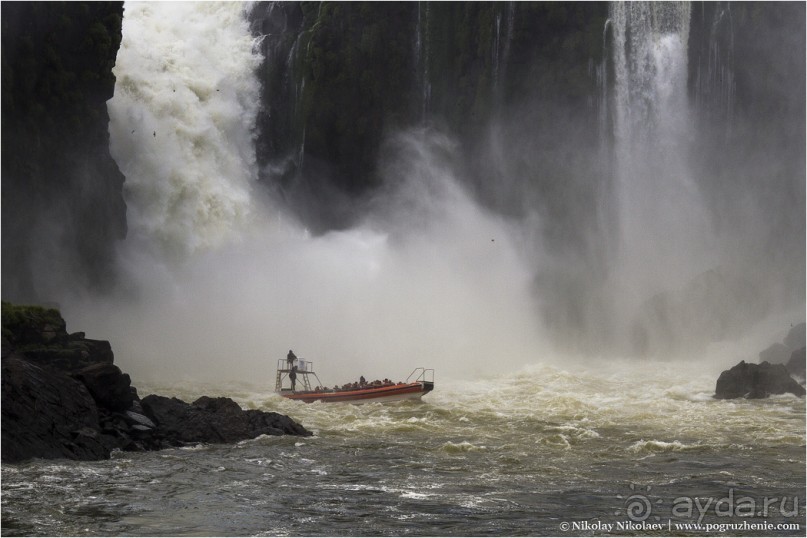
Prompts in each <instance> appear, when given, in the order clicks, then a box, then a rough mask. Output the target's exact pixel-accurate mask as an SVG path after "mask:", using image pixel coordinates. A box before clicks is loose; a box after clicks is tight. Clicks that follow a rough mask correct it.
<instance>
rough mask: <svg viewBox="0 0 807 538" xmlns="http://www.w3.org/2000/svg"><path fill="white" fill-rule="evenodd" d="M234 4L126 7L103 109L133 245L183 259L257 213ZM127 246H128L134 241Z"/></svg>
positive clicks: (252, 90) (248, 54) (249, 82)
mask: <svg viewBox="0 0 807 538" xmlns="http://www.w3.org/2000/svg"><path fill="white" fill-rule="evenodd" d="M243 10H244V4H240V3H219V2H213V3H208V2H204V3H199V4H197V3H184V2H177V3H172V2H170V3H151V2H146V3H136V2H135V3H127V4H126V6H125V16H124V19H123V41H122V43H121V48H120V50H119V52H118V58H117V65H116V67H115V70H114V73H115V76H116V77H117V84H116V87H115V97H114V98H113V99H111V100H110V101H109V113H110V135H111V136H110V138H111V152H112V155H113V157H114V158H115V160H116V161H117V162H118V165H119V166H120V168H121V170H122V171H123V173H124V175H125V176H126V184H125V189H126V191H125V195H126V201H127V206H128V208H129V212H128V222H129V230H130V240H131V239H132V238H133V239H134V240H138V241H145V242H147V243H149V244H151V245H152V246H158V247H159V250H160V255H169V256H178V257H182V256H184V255H186V254H188V253H192V252H194V251H196V250H198V249H205V248H209V247H215V246H217V245H219V244H222V243H223V242H225V241H227V240H228V239H230V238H231V235H232V233H233V231H234V230H237V229H239V228H240V227H242V226H243V225H244V223H245V222H246V220H247V219H248V218H249V216H250V214H251V212H252V211H253V209H254V203H253V201H252V199H251V195H250V191H251V188H252V183H253V181H254V180H255V178H256V177H257V176H256V165H255V151H254V144H253V129H254V125H255V118H256V114H257V111H258V108H259V106H260V86H259V84H258V81H257V80H256V79H255V75H254V73H255V70H256V69H257V68H258V66H259V65H260V61H261V58H260V56H259V55H258V54H257V53H256V51H255V50H254V47H253V41H252V38H251V37H250V35H249V28H248V23H247V21H246V19H245V17H244V13H243ZM132 236H133V237H132Z"/></svg>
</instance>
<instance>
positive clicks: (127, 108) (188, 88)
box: [64, 3, 543, 387]
mask: <svg viewBox="0 0 807 538" xmlns="http://www.w3.org/2000/svg"><path fill="white" fill-rule="evenodd" d="M248 36H249V32H248V27H247V25H246V23H245V21H244V17H243V16H242V13H241V7H240V6H232V5H221V4H214V5H212V4H205V3H194V4H183V5H181V6H180V5H174V4H162V3H160V4H156V3H155V4H146V5H130V4H126V18H125V20H124V29H123V39H124V42H123V46H122V50H121V54H120V55H119V57H118V65H117V67H116V72H117V75H118V87H117V96H116V98H115V100H114V101H113V102H111V103H110V110H111V112H112V114H111V115H112V120H111V137H112V144H113V147H114V155H115V157H116V158H117V159H119V162H120V165H121V168H122V170H123V171H124V173H125V174H126V176H127V185H128V191H127V203H128V205H129V208H130V221H131V222H132V229H133V236H134V237H133V238H132V237H130V239H129V240H127V242H126V245H125V246H124V249H123V254H122V260H123V261H122V263H123V265H124V269H125V271H126V272H127V274H128V275H129V279H130V282H129V287H128V290H127V291H126V292H121V293H120V294H119V295H118V296H116V297H113V298H111V299H107V300H98V299H94V300H93V301H92V302H91V303H90V302H84V303H82V302H81V301H73V302H72V303H70V302H68V301H65V308H64V310H65V313H66V317H68V319H70V320H71V324H75V325H76V326H77V327H78V326H80V327H82V329H86V330H87V331H88V332H89V333H90V334H97V335H98V336H99V337H104V338H109V339H110V340H111V341H112V346H113V349H114V350H115V353H116V362H117V363H118V364H119V365H120V366H121V368H122V369H124V370H125V371H127V372H131V373H132V374H133V376H134V377H135V381H137V379H138V378H140V379H143V380H164V379H177V378H179V379H182V378H189V379H210V378H211V377H213V378H216V379H242V380H243V379H251V380H253V381H256V382H258V383H265V384H266V385H267V387H268V386H269V384H270V380H271V379H272V376H273V374H274V371H273V368H274V365H275V360H276V359H277V358H278V357H282V356H285V353H286V352H287V351H288V349H289V348H292V349H294V350H295V352H297V353H298V355H299V356H301V357H305V358H307V359H309V360H314V361H315V363H316V364H317V370H318V372H319V373H320V376H321V377H322V381H323V382H325V383H329V384H330V383H343V382H346V381H350V380H352V379H353V378H357V377H358V376H359V375H364V376H366V377H368V378H383V377H393V378H396V380H397V379H398V378H399V377H401V378H405V377H406V375H407V374H408V373H409V371H411V370H412V368H414V367H415V366H427V367H433V368H435V369H437V371H438V372H440V374H439V375H445V376H452V377H454V376H459V377H463V376H464V377H467V376H472V375H475V374H477V373H479V372H485V371H493V370H499V369H501V368H502V367H503V361H504V363H505V364H506V367H507V368H508V369H510V368H516V367H518V366H519V365H522V364H525V363H528V362H533V361H534V360H535V359H536V358H538V357H540V356H542V355H543V353H542V349H541V347H542V344H541V338H540V335H539V334H538V333H537V330H536V328H537V327H538V326H539V323H538V321H537V314H536V312H535V311H534V305H533V302H532V299H531V295H530V293H529V288H530V285H531V276H532V273H531V270H530V268H529V265H528V263H527V261H526V259H525V258H526V256H524V252H523V245H524V244H525V243H526V240H525V239H524V238H523V237H522V236H521V233H520V231H519V229H518V228H517V227H515V226H513V225H512V224H511V223H510V222H508V221H507V220H506V219H504V218H501V217H498V216H495V215H493V214H491V213H489V212H487V211H485V210H483V209H482V208H480V207H479V206H478V205H477V204H476V203H474V202H473V201H472V199H471V197H470V196H468V195H467V194H466V192H465V191H464V190H463V188H462V187H461V184H462V182H461V181H460V180H459V178H457V177H456V175H455V172H454V167H453V166H452V160H453V158H454V155H455V148H454V145H453V143H452V142H451V140H450V139H449V138H447V137H445V136H442V135H440V134H438V133H430V132H425V131H417V132H411V133H408V134H406V133H404V134H401V135H400V136H398V137H397V138H394V139H393V140H391V141H390V144H389V147H390V151H389V152H388V159H387V160H386V161H385V162H383V163H381V164H380V168H381V170H382V174H384V175H385V176H386V177H387V178H388V182H387V183H388V184H389V185H394V188H391V190H390V191H389V192H387V193H386V194H385V195H384V196H383V197H382V198H380V199H379V200H378V201H377V203H376V204H374V205H373V206H372V208H371V209H370V211H369V214H368V216H367V218H366V220H365V221H364V222H362V223H360V224H359V225H357V226H356V227H355V228H354V229H351V230H347V231H342V232H332V233H329V234H326V235H324V236H320V237H312V236H311V235H310V234H309V233H308V232H307V231H306V230H304V229H301V228H300V227H299V226H298V225H297V224H296V223H295V222H296V221H295V219H294V218H293V217H291V216H289V215H285V214H283V213H282V212H281V211H280V210H278V209H274V208H270V207H268V204H265V202H266V201H265V200H264V199H262V198H261V196H259V195H258V192H259V190H258V188H257V187H255V188H253V186H252V183H251V182H252V180H253V177H254V156H253V152H254V143H253V140H252V125H253V123H254V119H255V114H256V112H257V104H256V103H257V87H258V82H257V81H256V80H255V72H256V70H255V67H256V64H257V59H256V57H255V55H254V53H253V49H252V43H251V39H250V38H249V37H248ZM224 56H226V57H227V58H224ZM207 58H210V60H206V59H207ZM174 90H176V92H175V91H174ZM216 90H219V91H216ZM253 99H254V101H253ZM133 122H134V126H133V125H132V123H133ZM153 126H156V127H153ZM132 130H134V131H135V133H132V132H131V131H132ZM141 131H145V133H144V134H142V135H140V136H138V135H139V134H140V132H141ZM155 132H156V136H155V135H154V133H155ZM155 246H157V247H158V248H155ZM133 290H134V292H133ZM135 384H136V383H135Z"/></svg>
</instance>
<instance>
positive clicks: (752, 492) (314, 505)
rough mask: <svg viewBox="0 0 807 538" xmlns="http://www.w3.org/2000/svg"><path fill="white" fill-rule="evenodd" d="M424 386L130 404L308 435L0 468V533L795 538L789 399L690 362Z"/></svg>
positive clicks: (800, 497) (798, 469) (801, 457)
mask: <svg viewBox="0 0 807 538" xmlns="http://www.w3.org/2000/svg"><path fill="white" fill-rule="evenodd" d="M435 381H436V390H435V391H434V392H433V393H431V394H429V395H427V396H426V397H425V398H424V399H423V401H422V402H419V403H414V402H401V403H397V404H391V405H389V404H388V405H381V404H366V405H361V406H357V405H350V404H321V403H316V404H303V403H299V402H291V401H286V400H283V399H281V398H280V397H278V396H276V395H274V394H272V393H271V391H270V390H267V389H265V388H257V387H249V386H247V385H236V384H233V385H229V386H225V385H206V386H201V385H198V384H197V385H192V384H189V383H188V384H185V385H181V384H180V385H170V386H152V387H142V386H141V387H140V393H141V394H147V393H149V391H152V390H153V391H154V392H157V393H161V394H166V395H176V396H178V397H180V398H183V399H185V400H191V399H193V398H195V397H197V396H199V395H201V394H208V395H229V396H231V397H233V398H234V399H236V400H237V401H238V402H239V403H240V404H241V405H242V406H244V407H249V408H259V409H265V410H275V411H279V412H282V413H286V414H289V415H290V416H292V417H293V418H295V419H297V420H298V421H300V422H302V423H303V424H304V425H305V426H306V427H307V428H309V429H310V430H312V431H314V432H315V435H314V436H313V437H309V438H295V437H261V438H258V439H255V440H250V441H245V442H241V443H238V444H236V445H233V446H215V445H210V446H201V445H200V446H193V447H186V448H178V449H171V450H165V451H161V452H151V453H126V452H117V453H114V454H113V456H112V458H111V459H110V460H108V461H100V462H73V461H31V462H28V463H23V464H15V465H4V466H3V477H2V478H3V481H2V509H3V511H2V518H3V519H2V529H3V531H2V532H3V535H7V536H11V535H335V536H342V535H564V534H565V535H601V534H632V535H647V534H660V535H667V534H676V535H681V534H693V535H703V534H705V533H709V532H710V533H713V534H714V533H715V530H716V529H721V530H722V531H723V532H724V533H725V534H730V535H742V534H745V535H803V533H804V528H805V527H804V524H805V507H804V503H805V499H804V490H805V472H804V469H805V405H804V400H802V399H798V398H796V397H791V396H778V397H774V398H771V399H768V400H758V401H745V400H741V401H718V400H714V399H712V394H713V392H714V381H715V375H714V373H712V372H704V370H703V365H695V364H689V363H638V362H636V363H634V362H626V363H622V364H610V365H605V366H597V367H596V368H594V367H592V366H590V365H588V366H587V365H577V366H576V365H574V364H568V365H566V366H565V367H563V368H561V367H558V366H548V365H544V366H541V365H535V366H528V367H526V368H523V369H520V370H519V371H513V372H505V373H502V374H500V375H497V376H493V377H489V378H486V379H477V380H473V381H460V380H454V381H452V380H450V379H440V377H439V372H438V375H437V378H436V380H435ZM698 524H700V525H701V527H697V525H698ZM681 525H684V526H683V527H682V526H681ZM707 525H713V526H722V527H708V528H707V527H706V526H707ZM732 525H733V526H734V527H732ZM676 526H678V527H676ZM786 527H787V528H786ZM797 527H798V528H797Z"/></svg>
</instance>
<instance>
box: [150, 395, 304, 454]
mask: <svg viewBox="0 0 807 538" xmlns="http://www.w3.org/2000/svg"><path fill="white" fill-rule="evenodd" d="M140 403H141V405H142V406H143V412H144V414H145V415H146V416H148V417H149V418H151V420H153V421H154V423H155V424H156V425H157V427H156V430H155V435H157V436H158V437H159V438H160V439H161V440H162V442H163V443H164V444H165V445H166V446H173V445H177V444H184V443H234V442H236V441H243V440H244V439H252V438H255V437H258V436H259V435H284V434H289V435H311V432H309V431H308V430H306V429H305V428H303V427H302V426H301V425H300V424H298V423H297V422H295V421H293V420H292V419H290V418H289V417H287V416H284V415H281V414H279V413H271V412H266V411H258V410H247V411H244V410H242V409H241V407H240V406H239V405H238V404H237V403H235V402H234V401H233V400H231V399H230V398H209V397H207V396H203V397H201V398H199V399H198V400H196V401H195V402H193V403H192V404H188V403H185V402H183V401H182V400H180V399H178V398H167V397H165V396H157V395H151V396H146V397H145V398H143V399H142V400H141V402H140Z"/></svg>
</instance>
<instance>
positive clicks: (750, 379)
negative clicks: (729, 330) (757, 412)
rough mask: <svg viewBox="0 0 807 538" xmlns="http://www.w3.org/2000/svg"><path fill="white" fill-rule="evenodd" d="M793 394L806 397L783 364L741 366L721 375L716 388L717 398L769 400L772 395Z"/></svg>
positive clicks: (748, 364)
mask: <svg viewBox="0 0 807 538" xmlns="http://www.w3.org/2000/svg"><path fill="white" fill-rule="evenodd" d="M785 393H791V394H795V395H796V396H804V394H805V389H804V387H802V386H801V385H800V384H799V383H797V382H796V381H795V380H794V379H793V378H792V377H790V372H788V370H787V368H785V366H784V365H783V364H770V363H768V362H763V363H762V364H752V363H747V362H745V361H740V363H739V364H737V365H736V366H734V367H733V368H731V369H730V370H725V371H723V373H721V374H720V377H719V378H718V380H717V385H716V387H715V398H718V399H731V398H747V399H757V398H767V397H768V396H770V395H771V394H785Z"/></svg>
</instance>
